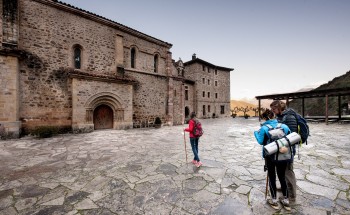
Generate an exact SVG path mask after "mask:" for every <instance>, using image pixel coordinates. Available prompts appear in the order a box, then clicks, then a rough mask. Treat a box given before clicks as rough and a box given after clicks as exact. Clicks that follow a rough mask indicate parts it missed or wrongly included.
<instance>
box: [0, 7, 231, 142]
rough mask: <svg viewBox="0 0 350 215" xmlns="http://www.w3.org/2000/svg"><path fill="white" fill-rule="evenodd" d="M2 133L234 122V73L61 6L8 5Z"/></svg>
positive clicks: (0, 60) (0, 78) (0, 85)
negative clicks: (190, 120)
mask: <svg viewBox="0 0 350 215" xmlns="http://www.w3.org/2000/svg"><path fill="white" fill-rule="evenodd" d="M0 13H1V14H0V17H1V19H0V29H1V31H0V41H1V47H0V124H1V125H0V135H1V136H7V137H18V136H19V135H20V133H21V132H23V133H27V132H28V131H30V130H31V129H34V128H36V127H37V126H55V127H59V128H65V129H68V130H72V131H73V132H90V131H93V130H94V129H105V128H113V129H128V128H133V127H145V126H153V125H154V122H155V119H156V118H160V119H161V122H162V124H163V125H178V124H183V123H184V121H185V118H186V117H188V115H189V113H190V112H191V111H196V112H198V116H199V117H201V118H203V117H213V116H215V117H226V116H229V113H230V111H229V103H230V75H229V74H230V71H232V70H233V69H230V68H224V67H219V66H215V65H213V64H210V63H208V62H205V61H203V60H201V59H199V58H196V57H195V55H194V56H193V59H192V60H191V61H188V62H185V63H183V62H182V61H181V60H179V61H177V62H175V61H174V60H173V59H172V53H171V52H170V49H171V47H172V44H170V43H167V42H164V41H162V40H159V39H157V38H154V37H152V36H149V35H146V34H144V33H142V32H139V31H137V30H135V29H132V28H129V27H127V26H124V25H122V24H120V23H117V22H115V21H112V20H109V19H106V18H104V17H101V16H98V15H96V14H93V13H90V12H88V11H84V10H82V9H79V8H76V7H74V6H71V5H68V4H65V3H62V2H59V1H56V0H0Z"/></svg>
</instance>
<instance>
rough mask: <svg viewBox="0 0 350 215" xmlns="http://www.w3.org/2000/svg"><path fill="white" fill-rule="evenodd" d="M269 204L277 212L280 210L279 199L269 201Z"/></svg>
mask: <svg viewBox="0 0 350 215" xmlns="http://www.w3.org/2000/svg"><path fill="white" fill-rule="evenodd" d="M267 203H268V204H269V205H270V206H271V207H272V208H273V209H275V210H279V209H280V205H279V204H278V201H277V199H268V200H267Z"/></svg>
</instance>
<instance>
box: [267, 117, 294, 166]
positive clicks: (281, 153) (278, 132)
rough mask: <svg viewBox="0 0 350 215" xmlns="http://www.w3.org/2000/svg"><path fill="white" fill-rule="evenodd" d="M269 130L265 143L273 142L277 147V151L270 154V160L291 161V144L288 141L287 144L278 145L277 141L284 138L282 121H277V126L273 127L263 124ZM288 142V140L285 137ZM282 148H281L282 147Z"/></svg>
mask: <svg viewBox="0 0 350 215" xmlns="http://www.w3.org/2000/svg"><path fill="white" fill-rule="evenodd" d="M265 126H266V127H267V128H268V129H269V130H268V132H267V133H268V134H267V137H268V140H267V144H269V143H272V142H275V141H276V145H277V147H278V149H277V152H276V153H275V154H273V155H270V157H271V158H272V160H274V161H275V162H286V161H291V160H292V159H293V153H292V146H291V143H289V144H288V145H289V146H283V147H281V148H280V147H279V144H278V141H280V139H282V138H286V135H287V134H286V133H284V130H283V128H282V123H278V124H277V126H276V127H275V128H274V127H272V126H271V125H268V124H267V125H265ZM286 140H287V141H288V142H289V140H288V139H286ZM282 148H283V149H282Z"/></svg>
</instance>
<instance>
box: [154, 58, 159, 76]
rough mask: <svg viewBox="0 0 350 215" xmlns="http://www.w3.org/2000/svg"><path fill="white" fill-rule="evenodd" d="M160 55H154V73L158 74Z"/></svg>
mask: <svg viewBox="0 0 350 215" xmlns="http://www.w3.org/2000/svg"><path fill="white" fill-rule="evenodd" d="M158 61H159V60H158V55H157V54H156V55H154V62H153V63H154V72H156V73H157V72H158Z"/></svg>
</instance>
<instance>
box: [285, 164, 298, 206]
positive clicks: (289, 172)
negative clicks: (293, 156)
mask: <svg viewBox="0 0 350 215" xmlns="http://www.w3.org/2000/svg"><path fill="white" fill-rule="evenodd" d="M285 176H286V182H287V189H288V193H289V198H290V199H291V200H292V201H294V200H295V198H296V197H297V191H296V190H297V181H296V179H295V174H294V171H293V163H288V164H287V168H286V173H285Z"/></svg>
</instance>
